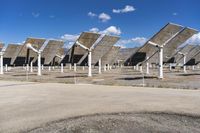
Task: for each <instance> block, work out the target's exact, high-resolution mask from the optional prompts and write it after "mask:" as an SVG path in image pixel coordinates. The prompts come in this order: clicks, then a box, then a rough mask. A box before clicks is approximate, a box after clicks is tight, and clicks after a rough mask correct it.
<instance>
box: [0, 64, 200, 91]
mask: <svg viewBox="0 0 200 133" xmlns="http://www.w3.org/2000/svg"><path fill="white" fill-rule="evenodd" d="M87 71H88V70H87V67H86V68H85V70H82V67H80V66H79V67H77V72H74V71H73V70H69V68H67V67H65V69H64V73H61V72H60V69H59V68H57V67H56V68H55V69H54V70H51V71H50V72H49V71H48V68H45V69H44V70H43V71H42V76H37V69H36V68H35V69H34V72H33V73H30V72H26V71H25V70H24V69H22V68H21V67H16V68H12V69H11V70H10V71H9V72H5V74H4V75H0V80H13V81H28V82H45V83H46V82H54V83H67V84H97V85H115V86H137V87H138V86H145V87H158V88H176V89H200V82H199V80H200V70H199V69H197V68H196V69H195V70H187V73H183V71H182V70H173V71H171V72H170V71H169V70H168V68H164V79H163V80H159V79H157V74H158V70H157V69H150V74H149V75H146V74H145V69H144V70H143V71H144V72H143V73H141V72H140V71H136V70H133V68H132V67H123V68H115V69H112V70H109V71H106V72H104V71H103V72H102V74H98V67H96V68H93V77H87Z"/></svg>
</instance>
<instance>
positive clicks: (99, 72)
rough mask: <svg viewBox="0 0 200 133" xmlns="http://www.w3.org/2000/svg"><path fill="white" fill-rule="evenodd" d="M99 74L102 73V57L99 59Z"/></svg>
mask: <svg viewBox="0 0 200 133" xmlns="http://www.w3.org/2000/svg"><path fill="white" fill-rule="evenodd" d="M99 74H101V59H99Z"/></svg>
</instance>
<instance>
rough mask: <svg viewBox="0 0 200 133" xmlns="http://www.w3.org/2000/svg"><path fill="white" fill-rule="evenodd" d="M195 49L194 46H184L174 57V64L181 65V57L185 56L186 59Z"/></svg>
mask: <svg viewBox="0 0 200 133" xmlns="http://www.w3.org/2000/svg"><path fill="white" fill-rule="evenodd" d="M195 49H196V46H195V45H186V46H185V47H183V49H181V50H179V51H178V53H177V54H176V55H175V56H174V58H175V62H176V63H183V55H182V54H184V55H186V57H188V56H189V54H190V52H194V50H195Z"/></svg>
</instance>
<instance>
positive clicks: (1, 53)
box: [0, 52, 3, 74]
mask: <svg viewBox="0 0 200 133" xmlns="http://www.w3.org/2000/svg"><path fill="white" fill-rule="evenodd" d="M0 56H1V57H0V60H1V63H0V65H1V68H0V74H3V52H0Z"/></svg>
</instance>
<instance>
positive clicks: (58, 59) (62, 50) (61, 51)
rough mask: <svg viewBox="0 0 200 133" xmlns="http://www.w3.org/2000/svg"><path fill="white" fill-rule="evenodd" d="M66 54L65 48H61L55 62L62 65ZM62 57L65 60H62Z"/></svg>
mask: <svg viewBox="0 0 200 133" xmlns="http://www.w3.org/2000/svg"><path fill="white" fill-rule="evenodd" d="M66 54H67V53H66V51H65V48H59V49H58V50H57V52H56V57H55V62H57V64H60V63H61V62H62V60H63V59H64V58H65V56H66ZM60 57H63V58H60Z"/></svg>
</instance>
